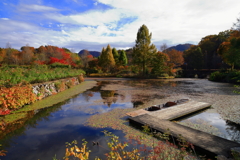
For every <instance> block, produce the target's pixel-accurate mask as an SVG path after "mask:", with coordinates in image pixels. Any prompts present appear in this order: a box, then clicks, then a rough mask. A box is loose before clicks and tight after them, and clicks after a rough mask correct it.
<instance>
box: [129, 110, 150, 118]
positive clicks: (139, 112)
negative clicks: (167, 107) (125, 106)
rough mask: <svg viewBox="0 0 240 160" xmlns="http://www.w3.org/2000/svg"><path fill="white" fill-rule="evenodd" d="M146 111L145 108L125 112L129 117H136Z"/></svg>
mask: <svg viewBox="0 0 240 160" xmlns="http://www.w3.org/2000/svg"><path fill="white" fill-rule="evenodd" d="M146 113H148V111H146V110H145V109H138V110H136V111H132V112H128V113H126V114H127V115H128V116H130V117H136V116H140V115H143V114H146Z"/></svg>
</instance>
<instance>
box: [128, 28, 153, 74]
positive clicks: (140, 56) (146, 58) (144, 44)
mask: <svg viewBox="0 0 240 160" xmlns="http://www.w3.org/2000/svg"><path fill="white" fill-rule="evenodd" d="M151 38H152V33H149V30H148V28H147V26H146V25H142V26H141V27H140V28H139V30H138V33H137V39H136V44H135V46H134V48H133V55H132V56H133V63H134V64H136V65H138V67H139V68H141V70H142V73H143V76H144V75H145V72H146V67H147V66H149V65H150V63H151V59H152V58H153V56H154V55H155V54H156V53H157V49H156V47H155V45H154V44H151Z"/></svg>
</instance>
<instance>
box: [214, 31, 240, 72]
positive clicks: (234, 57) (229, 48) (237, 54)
mask: <svg viewBox="0 0 240 160" xmlns="http://www.w3.org/2000/svg"><path fill="white" fill-rule="evenodd" d="M218 53H219V54H220V55H221V57H222V58H223V60H224V61H225V62H226V63H227V64H229V65H230V66H231V67H232V69H234V67H235V66H240V31H238V30H235V31H232V33H231V35H230V37H229V38H228V39H227V40H226V41H225V42H223V43H222V44H221V45H220V47H219V49H218Z"/></svg>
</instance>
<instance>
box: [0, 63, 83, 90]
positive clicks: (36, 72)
mask: <svg viewBox="0 0 240 160" xmlns="http://www.w3.org/2000/svg"><path fill="white" fill-rule="evenodd" d="M80 74H85V72H84V71H83V70H81V69H72V68H68V66H62V67H53V66H47V65H37V66H2V67H0V87H2V86H5V87H12V86H15V85H17V84H20V83H41V82H46V81H52V80H56V79H61V78H67V77H74V76H78V75H80Z"/></svg>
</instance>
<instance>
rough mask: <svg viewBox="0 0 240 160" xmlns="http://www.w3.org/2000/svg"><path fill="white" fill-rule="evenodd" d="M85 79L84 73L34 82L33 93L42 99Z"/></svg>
mask: <svg viewBox="0 0 240 160" xmlns="http://www.w3.org/2000/svg"><path fill="white" fill-rule="evenodd" d="M83 81H84V78H83V75H79V76H78V77H72V78H66V79H60V80H55V81H50V82H44V83H37V84H33V85H32V88H33V93H34V94H35V95H36V96H37V97H38V99H39V100H40V99H43V98H46V97H48V96H51V95H54V94H57V93H58V92H62V91H64V90H66V89H68V88H71V87H72V86H75V85H78V84H80V83H81V82H83Z"/></svg>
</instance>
